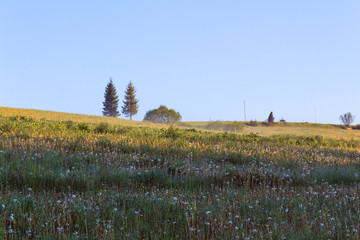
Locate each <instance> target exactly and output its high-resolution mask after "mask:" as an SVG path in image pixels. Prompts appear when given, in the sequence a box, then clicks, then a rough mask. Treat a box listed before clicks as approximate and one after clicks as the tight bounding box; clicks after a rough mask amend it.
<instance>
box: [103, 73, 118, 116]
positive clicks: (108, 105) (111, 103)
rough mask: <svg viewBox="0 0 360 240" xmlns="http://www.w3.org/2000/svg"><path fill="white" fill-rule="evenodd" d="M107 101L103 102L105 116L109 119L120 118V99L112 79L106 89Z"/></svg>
mask: <svg viewBox="0 0 360 240" xmlns="http://www.w3.org/2000/svg"><path fill="white" fill-rule="evenodd" d="M104 97H105V101H104V102H103V104H104V107H103V115H104V116H107V117H117V116H120V113H119V111H118V104H119V98H118V96H117V94H116V89H115V86H114V84H113V81H112V78H110V82H109V83H108V85H107V86H106V88H105V94H104Z"/></svg>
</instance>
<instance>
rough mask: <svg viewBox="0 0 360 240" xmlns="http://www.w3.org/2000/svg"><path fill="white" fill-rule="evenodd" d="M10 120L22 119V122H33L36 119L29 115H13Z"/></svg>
mask: <svg viewBox="0 0 360 240" xmlns="http://www.w3.org/2000/svg"><path fill="white" fill-rule="evenodd" d="M9 119H10V121H19V122H20V121H22V122H33V121H34V119H32V118H28V117H25V116H11V117H9Z"/></svg>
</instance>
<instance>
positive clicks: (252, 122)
mask: <svg viewBox="0 0 360 240" xmlns="http://www.w3.org/2000/svg"><path fill="white" fill-rule="evenodd" d="M248 125H249V126H251V127H257V126H259V123H258V122H257V121H256V120H255V121H254V120H251V121H250V122H249V123H248Z"/></svg>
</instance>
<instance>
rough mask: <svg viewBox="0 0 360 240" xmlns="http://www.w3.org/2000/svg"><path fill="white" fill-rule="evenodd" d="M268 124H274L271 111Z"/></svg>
mask: <svg viewBox="0 0 360 240" xmlns="http://www.w3.org/2000/svg"><path fill="white" fill-rule="evenodd" d="M268 124H269V126H273V125H274V124H275V118H274V115H273V112H271V113H270V115H269V117H268Z"/></svg>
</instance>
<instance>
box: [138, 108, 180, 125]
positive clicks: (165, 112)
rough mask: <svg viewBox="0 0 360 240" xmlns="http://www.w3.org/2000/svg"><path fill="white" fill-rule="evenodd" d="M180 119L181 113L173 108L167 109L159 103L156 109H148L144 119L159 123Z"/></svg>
mask: <svg viewBox="0 0 360 240" xmlns="http://www.w3.org/2000/svg"><path fill="white" fill-rule="evenodd" d="M180 120H181V115H180V113H179V112H176V111H175V110H174V109H168V108H167V107H165V106H163V105H161V106H160V107H159V108H158V109H153V110H150V111H148V112H147V113H146V115H145V118H144V121H150V122H159V123H174V122H178V121H180Z"/></svg>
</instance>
